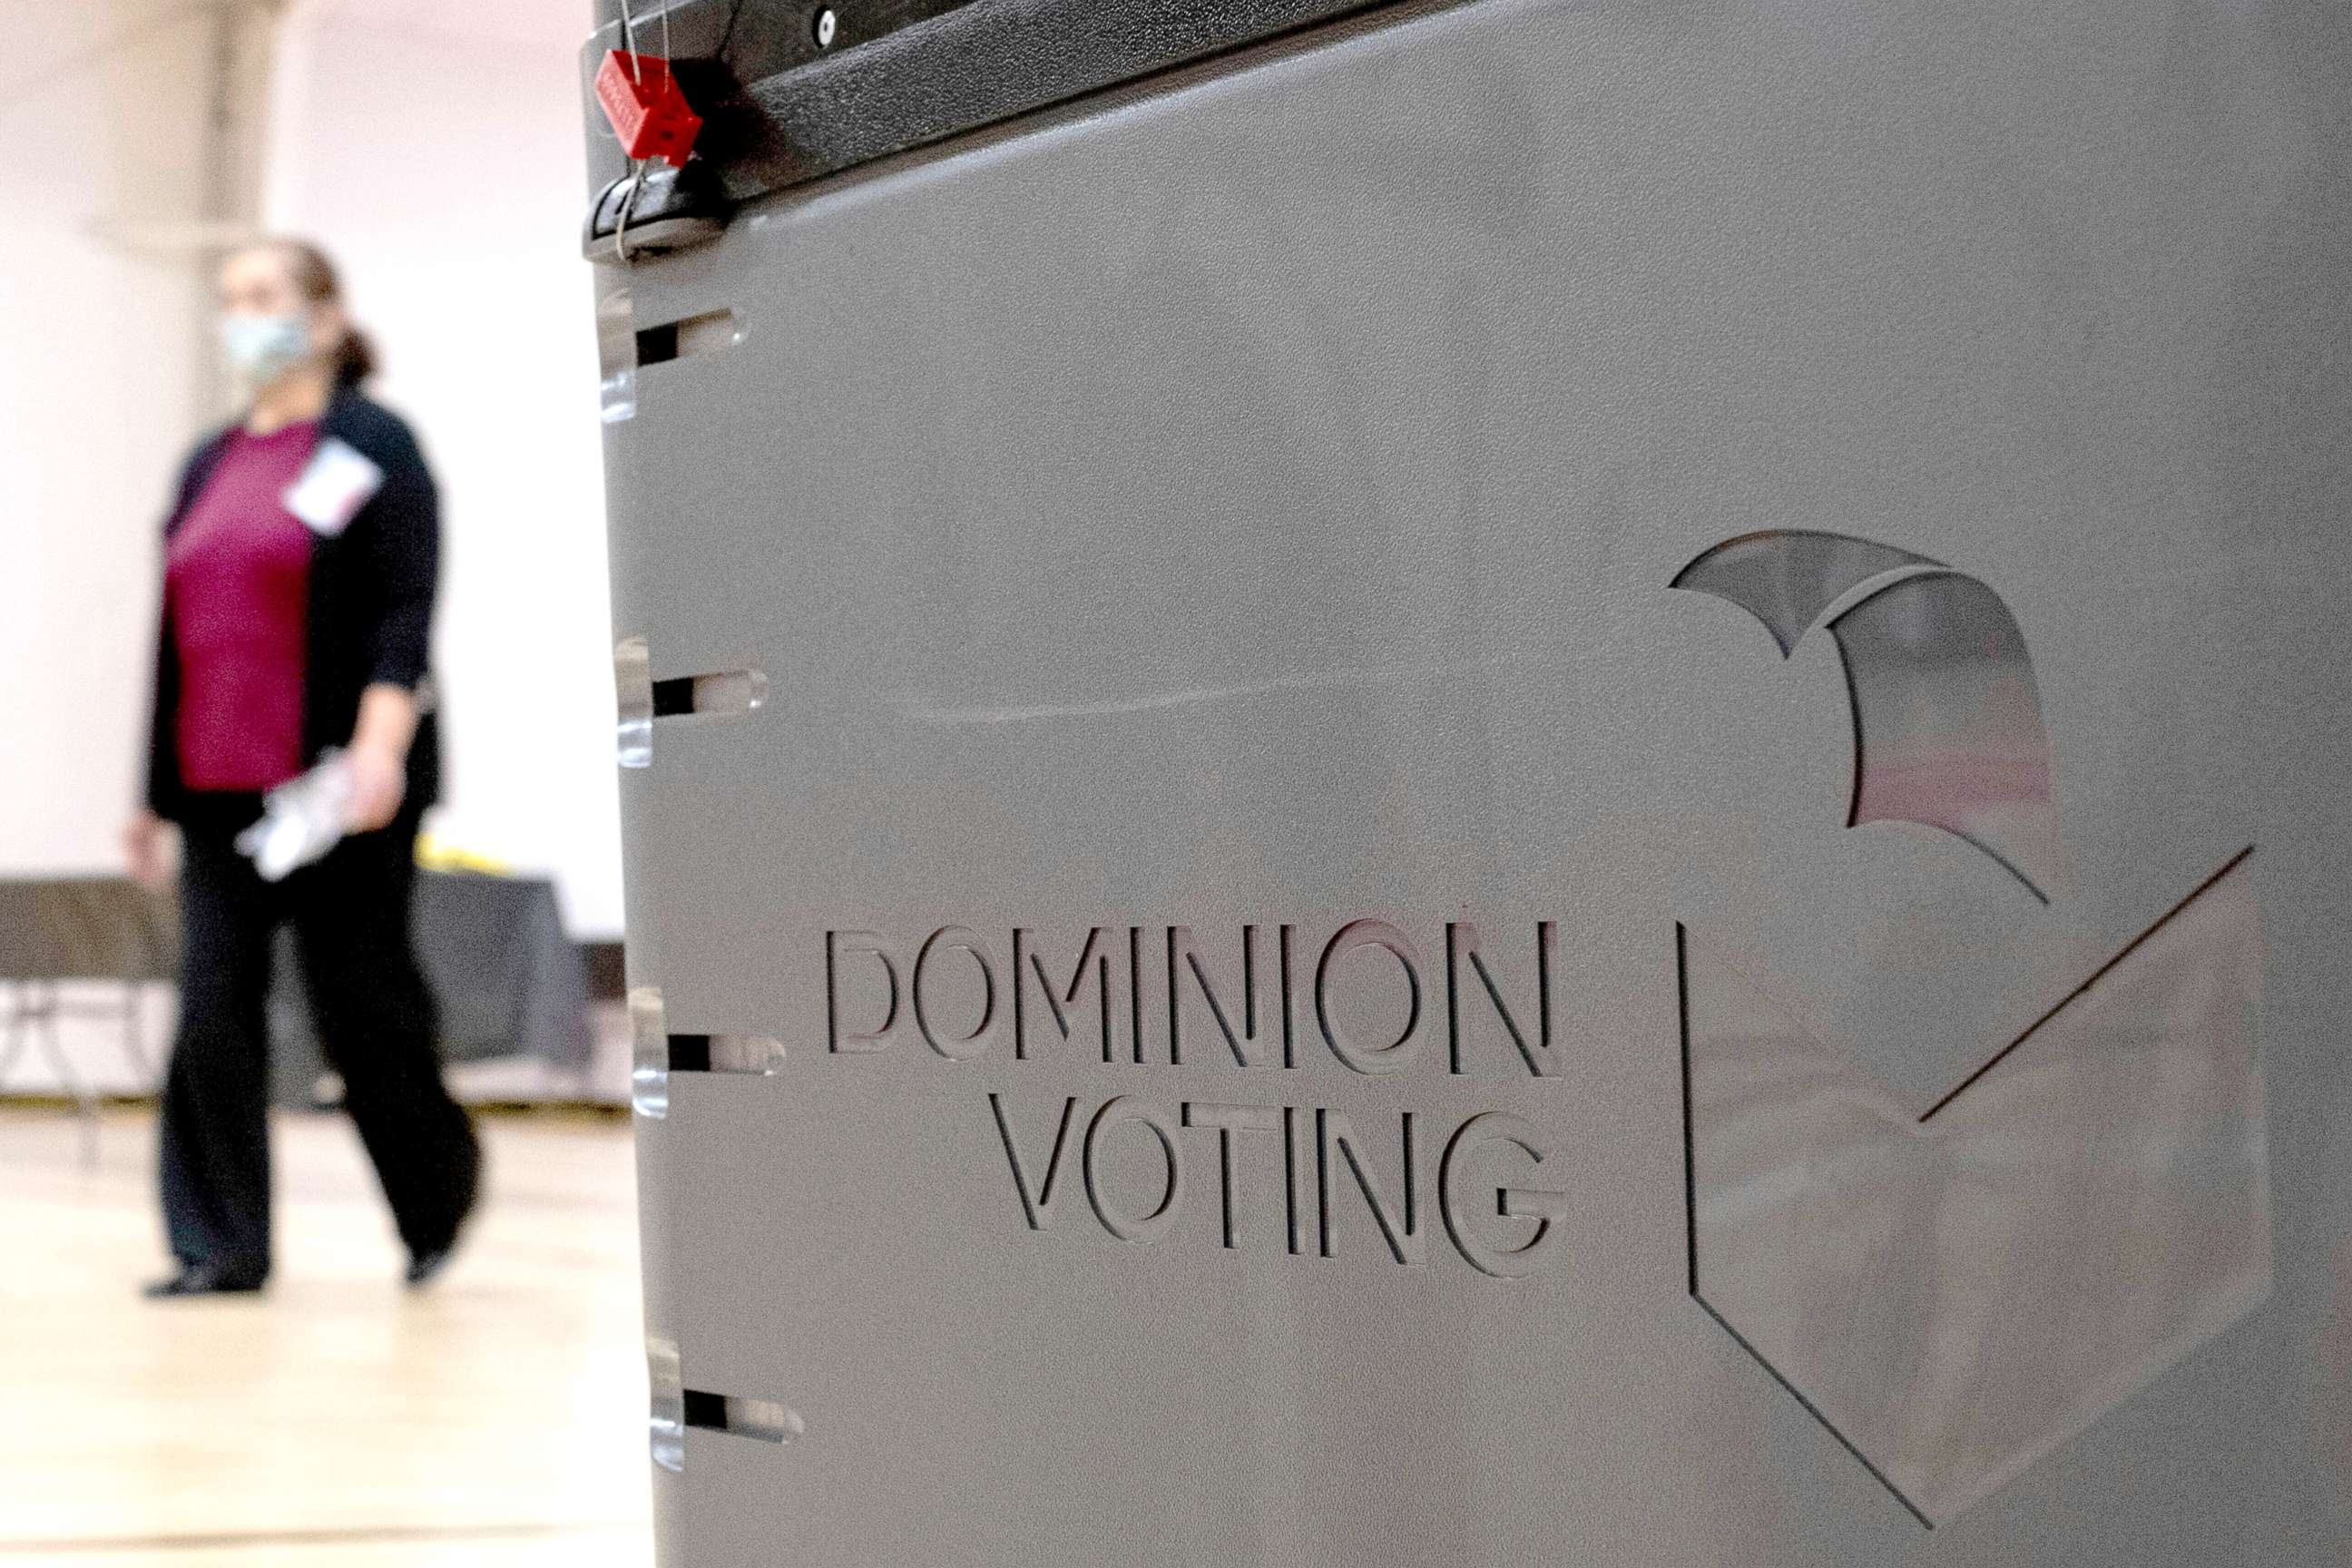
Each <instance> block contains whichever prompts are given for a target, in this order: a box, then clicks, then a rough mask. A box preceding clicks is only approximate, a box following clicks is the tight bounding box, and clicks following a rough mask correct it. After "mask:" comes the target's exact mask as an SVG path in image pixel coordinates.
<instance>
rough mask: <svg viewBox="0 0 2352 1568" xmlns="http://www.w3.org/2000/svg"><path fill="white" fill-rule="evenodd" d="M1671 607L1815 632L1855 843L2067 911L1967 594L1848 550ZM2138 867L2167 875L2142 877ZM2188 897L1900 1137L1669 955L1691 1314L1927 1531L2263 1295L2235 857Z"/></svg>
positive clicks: (1838, 1065)
mask: <svg viewBox="0 0 2352 1568" xmlns="http://www.w3.org/2000/svg"><path fill="white" fill-rule="evenodd" d="M1672 585H1673V586H1674V587H1676V588H1680V589H1686V590H1691V591H1693V592H1696V593H1699V594H1704V595H1713V596H1714V597H1715V598H1717V599H1719V600H1723V601H1726V602H1727V603H1729V604H1730V605H1737V606H1738V608H1740V609H1742V610H1744V611H1746V612H1747V613H1748V614H1749V615H1751V616H1754V617H1756V619H1758V620H1759V621H1761V622H1762V623H1763V624H1764V626H1765V627H1766V629H1767V630H1769V632H1770V634H1771V636H1772V638H1773V640H1774V641H1775V642H1776V643H1777V644H1778V645H1779V647H1780V652H1781V655H1782V657H1783V658H1788V657H1790V655H1792V654H1793V653H1794V652H1795V650H1796V648H1797V647H1798V644H1799V643H1800V642H1801V640H1802V639H1803V638H1804V637H1806V636H1807V635H1808V633H1809V632H1811V630H1812V628H1814V627H1816V626H1825V627H1826V629H1827V631H1828V633H1829V635H1830V637H1832V639H1833V640H1834V642H1835V645H1836V650H1837V653H1838V656H1839V658H1840V661H1841V663H1842V665H1843V670H1844V675H1845V679H1846V683H1847V687H1848V690H1849V693H1850V695H1851V698H1852V708H1853V727H1854V757H1853V798H1852V801H1851V803H1850V806H1849V813H1848V820H1847V826H1850V827H1864V826H1868V825H1871V824H1876V823H1892V822H1908V823H1914V824H1918V825H1922V826H1927V827H1929V828H1933V829H1936V830H1937V831H1939V832H1943V833H1948V834H1951V835H1954V836H1956V837H1958V838H1960V839H1961V840H1963V841H1965V842H1966V843H1968V844H1970V845H1973V846H1975V847H1977V848H1978V849H1979V850H1981V851H1982V852H1983V853H1984V854H1985V855H1987V856H1990V858H1992V859H1993V860H1994V861H1996V862H1997V863H1998V864H1999V865H2000V867H2001V868H2003V869H2004V870H2005V871H2006V872H2007V873H2008V874H2009V876H2010V877H2011V878H2013V879H2014V880H2015V882H2016V883H2017V890H2016V896H2017V897H2018V898H2019V899H2020V900H2031V901H2032V902H2030V903H2026V904H2021V912H2023V913H2027V914H2031V913H2032V912H2033V904H2035V903H2038V904H2040V905H2042V906H2050V905H2052V903H2053V900H2061V901H2062V902H2063V900H2064V898H2065V896H2066V882H2067V879H2068V878H2067V867H2066V864H2065V860H2064V857H2063V853H2062V849H2061V841H2060V836H2059V831H2058V820H2057V810H2056V800H2055V792H2054V791H2053V767H2052V753H2051V746H2050V742H2049V739H2048V736H2047V734H2046V733H2045V731H2044V729H2043V724H2042V710H2041V700H2040V695H2039V692H2038V689H2037V688H2036V686H2035V682H2034V674H2033V668H2032V663H2031V661H2030V659H2029V658H2028V657H2027V652H2026V645H2025V639H2024V637H2023V635H2022V633H2021V630H2020V628H2019V626H2018V623H2017V621H2016V619H2015V617H2014V616H2013V615H2012V614H2011V610H2010V608H2009V606H2008V605H2006V604H2005V603H2004V602H2003V601H2002V600H2001V598H2000V595H1998V594H1996V593H1995V592H1994V591H1993V590H1992V589H1991V588H1990V587H1989V586H1988V585H1987V584H1984V583H1983V582H1981V581H1979V580H1978V579H1977V578H1975V577H1973V576H1969V575H1968V574H1964V573H1960V572H1958V571H1955V570H1953V569H1951V568H1950V567H1948V566H1946V565H1944V564H1942V563H1938V562H1935V561H1931V560H1928V559H1927V558H1926V557H1924V556H1920V555H1916V554H1913V553H1911V552H1907V551H1903V550H1898V549H1895V548H1893V547H1891V546H1888V545H1885V544H1878V543H1874V542H1870V541H1867V540H1863V539H1857V538H1852V537H1848V536H1844V535H1840V534H1832V533H1818V532H1798V531H1779V532H1769V533H1759V534H1749V535H1745V536H1742V537H1740V538H1737V539H1733V540H1729V541H1727V542H1724V543H1722V544H1719V545H1717V546H1716V547H1715V548H1713V549H1711V550H1708V551H1706V552H1704V553H1703V554H1701V555H1699V556H1698V557H1697V558H1696V560H1694V561H1692V562H1691V563H1689V564H1688V565H1687V566H1685V568H1684V569H1683V570H1682V572H1681V573H1680V574H1677V575H1676V576H1675V579H1674V582H1673V584H1672ZM2152 852H2154V853H2158V854H2160V853H2161V850H2160V848H2158V847H2152ZM2252 852H2253V851H2252V847H2247V848H2245V849H2242V850H2241V851H2240V852H2239V853H2238V854H2237V855H2235V856H2233V857H2231V858H2230V859H2229V860H2228V861H2227V862H2225V863H2224V864H2222V865H2221V866H2220V867H2218V868H2215V867H2211V866H2204V867H2188V868H2182V869H2183V876H2182V879H2181V882H2182V886H2183V888H2184V889H2185V891H2184V893H2183V895H2182V896H2181V897H2180V898H2179V901H2178V902H2177V903H2175V904H2173V905H2172V906H2171V907H2170V908H2169V909H2168V910H2165V911H2164V912H2163V913H2162V914H2161V916H2160V917H2159V918H2158V919H2156V920H2155V921H2153V922H2152V923H2149V924H2147V925H2145V926H2144V927H2142V928H2141V929H2140V930H2138V931H2137V932H2136V933H2134V934H2131V935H2129V936H2128V938H2127V940H2121V941H2118V942H2116V945H2115V946H2114V947H2113V949H2112V950H2111V951H2110V952H2109V953H2108V955H2107V956H2105V959H2104V961H2103V962H2100V963H2096V964H2095V967H2093V968H2091V971H2090V973H2086V974H2084V975H2081V976H2079V984H2074V986H2073V988H2072V989H2071V990H2068V991H2065V992H2063V994H2061V995H2060V996H2058V997H2057V998H2056V999H2055V1000H2054V1001H2053V1004H2052V1005H2050V1006H2049V1008H2048V1010H2047V1011H2046V1012H2043V1013H2042V1014H2041V1015H2040V1016H2039V1017H2038V1019H2037V1020H2036V1021H2035V1022H2033V1023H2032V1025H2031V1026H2028V1027H2027V1028H2025V1029H2024V1030H2023V1031H2022V1032H2021V1033H2017V1034H2014V1035H2013V1036H2012V1037H2008V1038H1996V1039H1991V1040H1989V1041H1987V1042H1986V1047H1987V1048H1986V1049H1985V1051H1984V1053H1983V1055H1982V1057H1981V1058H1980V1060H1979V1065H1976V1066H1975V1067H1974V1068H1973V1070H1971V1071H1969V1072H1968V1073H1967V1074H1966V1075H1965V1076H1964V1077H1962V1078H1961V1079H1960V1080H1959V1081H1958V1082H1957V1083H1956V1084H1954V1085H1953V1086H1952V1087H1951V1088H1950V1089H1949V1090H1948V1092H1946V1093H1944V1094H1943V1096H1942V1098H1941V1099H1939V1100H1937V1101H1936V1102H1935V1103H1934V1104H1933V1105H1932V1106H1930V1107H1929V1108H1928V1109H1927V1111H1926V1112H1925V1113H1924V1114H1914V1113H1913V1112H1912V1110H1911V1109H1910V1108H1909V1107H1908V1106H1907V1105H1906V1104H1904V1103H1902V1102H1900V1101H1899V1100H1897V1098H1896V1097H1895V1095H1894V1094H1893V1093H1892V1092H1890V1091H1889V1090H1888V1089H1887V1088H1886V1086H1885V1084H1883V1083H1882V1082H1880V1081H1879V1080H1878V1079H1875V1078H1874V1077H1873V1076H1872V1075H1871V1074H1870V1073H1869V1072H1868V1071H1867V1070H1865V1069H1864V1067H1863V1066H1862V1065H1861V1064H1860V1063H1859V1062H1858V1061H1856V1060H1854V1059H1853V1058H1852V1057H1851V1056H1850V1055H1848V1054H1847V1053H1845V1052H1843V1051H1842V1050H1839V1049H1835V1048H1832V1047H1830V1046H1827V1045H1825V1044H1823V1043H1822V1040H1821V1039H1820V1038H1819V1037H1818V1032H1817V1031H1813V1030H1811V1029H1809V1027H1808V1025H1807V1023H1806V1021H1805V1018H1804V1016H1803V1010H1802V1006H1801V1002H1800V1001H1799V1000H1798V999H1797V998H1796V997H1795V995H1794V994H1793V992H1792V990H1791V988H1790V987H1789V986H1787V985H1785V984H1776V983H1772V982H1769V981H1768V980H1767V979H1765V978H1764V977H1762V976H1761V975H1760V974H1759V973H1757V972H1756V969H1755V966H1754V965H1753V964H1742V963H1737V962H1735V961H1734V960H1732V959H1730V958H1728V957H1727V956H1725V955H1724V953H1723V952H1722V951H1721V950H1720V948H1718V947H1717V946H1711V945H1710V943H1709V941H1708V939H1707V935H1706V932H1705V931H1700V930H1696V929H1692V928H1690V927H1688V926H1678V927H1677V929H1676V947H1677V951H1676V960H1677V966H1678V970H1679V974H1680V983H1681V997H1682V1010H1683V1017H1682V1033H1683V1053H1684V1057H1683V1087H1684V1096H1685V1099H1684V1105H1685V1143H1686V1147H1685V1153H1686V1163H1685V1171H1686V1175H1687V1192H1686V1199H1687V1204H1688V1217H1689V1237H1688V1240H1689V1287H1690V1293H1691V1295H1692V1297H1693V1298H1694V1299H1695V1300H1696V1301H1697V1302H1698V1303H1699V1305H1700V1306H1702V1307H1703V1308H1704V1309H1705V1310H1706V1312H1707V1313H1709V1314H1710V1315H1711V1316H1713V1317H1714V1318H1715V1320H1716V1321H1717V1322H1718V1323H1719V1324H1720V1325H1721V1327H1722V1328H1723V1329H1724V1330H1725V1331H1727V1332H1728V1333H1729V1335H1730V1336H1731V1337H1732V1338H1733V1339H1734V1340H1735V1341H1736V1342H1738V1345H1739V1346H1740V1347H1741V1348H1742V1349H1744V1350H1745V1351H1746V1352H1748V1354H1750V1355H1752V1356H1753V1357H1754V1358H1755V1359H1756V1360H1757V1361H1758V1362H1759V1363H1762V1366H1763V1367H1764V1369H1765V1370H1766V1371H1767V1372H1769V1373H1770V1374H1771V1376H1772V1377H1773V1378H1775V1379H1777V1380H1778V1381H1779V1382H1780V1384H1782V1385H1783V1387H1785V1388H1786V1390H1787V1391H1788V1392H1789V1393H1790V1394H1793V1395H1794V1396H1795V1398H1796V1399H1797V1400H1798V1401H1799V1402H1801V1404H1802V1405H1803V1407H1804V1408H1805V1409H1806V1410H1807V1411H1808V1412H1810V1413H1811V1415H1812V1416H1813V1417H1815V1418H1816V1419H1817V1420H1818V1421H1819V1422H1820V1424H1821V1425H1822V1427H1824V1428H1825V1429H1826V1430H1827V1432H1828V1433H1829V1434H1830V1435H1831V1436H1833V1437H1834V1438H1835V1439H1836V1440H1837V1441H1838V1442H1840V1443H1842V1444H1843V1445H1844V1447H1846V1448H1847V1449H1848V1450H1849V1451H1850V1452H1851V1453H1852V1454H1853V1457H1854V1458H1857V1459H1859V1460H1860V1461H1861V1462H1862V1464H1863V1465H1864V1466H1865V1467H1867V1468H1868V1469H1869V1470H1870V1473H1871V1474H1872V1475H1873V1476H1874V1477H1875V1478H1876V1479H1878V1480H1879V1481H1880V1482H1881V1483H1882V1484H1883V1485H1885V1487H1886V1489H1888V1490H1889V1491H1891V1492H1892V1493H1893V1494H1894V1495H1895V1498H1896V1499H1897V1500H1899V1501H1900V1502H1901V1503H1902V1504H1903V1506H1904V1507H1906V1508H1907V1509H1908V1510H1910V1511H1911V1512H1912V1513H1913V1514H1914V1515H1915V1516H1916V1517H1917V1519H1918V1520H1919V1521H1920V1522H1921V1523H1922V1524H1925V1525H1927V1526H1930V1527H1932V1526H1934V1525H1935V1524H1936V1523H1937V1522H1940V1521H1945V1520H1948V1519H1949V1518H1951V1517H1952V1516H1953V1515H1955V1514H1957V1513H1958V1512H1959V1511H1960V1510H1963V1509H1966V1508H1968V1507H1969V1506H1970V1505H1971V1504H1973V1503H1975V1502H1977V1501H1979V1500H1981V1499H1982V1498H1984V1497H1985V1496H1986V1495H1987V1494H1988V1493H1990V1492H1991V1491H1992V1490H1994V1489H1996V1488H1998V1487H2000V1485H2002V1484H2003V1483H2004V1482H2005V1481H2007V1480H2009V1479H2012V1478H2013V1477H2015V1476H2017V1475H2018V1474H2020V1473H2021V1471H2023V1470H2025V1469H2026V1468H2028V1467H2030V1466H2032V1465H2033V1464H2034V1463H2036V1462H2037V1461H2038V1460H2040V1459H2042V1458H2044V1457H2045V1456H2047V1455H2049V1454H2051V1453H2052V1452H2053V1451H2054V1450H2055V1449H2057V1448H2058V1447H2060V1446H2061V1445H2062V1444H2064V1443H2065V1442H2067V1441H2068V1440H2069V1439H2070V1438H2072V1437H2074V1436H2076V1435H2077V1434H2079V1433H2081V1432H2082V1431H2084V1429H2085V1428H2086V1427H2088V1426H2091V1425H2092V1424H2093V1423H2095V1422H2096V1421H2098V1420H2100V1419H2101V1418H2102V1417H2103V1416H2105V1415H2107V1414H2108V1413H2109V1412H2111V1411H2113V1410H2114V1409H2116V1407H2117V1406H2118V1405H2122V1404H2123V1403H2124V1402H2125V1401H2126V1399H2128V1398H2130V1397H2131V1396H2132V1394H2135V1393H2136V1392H2137V1390H2139V1389H2140V1388H2142V1387H2143V1386H2145V1385H2146V1384H2148V1383H2150V1382H2152V1381H2154V1380H2155V1379H2156V1378H2157V1377H2158V1376H2160V1375H2162V1374H2163V1373H2165V1372H2166V1371H2167V1370H2168V1369H2169V1368H2171V1367H2173V1366H2175V1365H2176V1364H2178V1363H2179V1362H2181V1361H2182V1360H2183V1359H2184V1358H2186V1357H2188V1356H2189V1354H2190V1353H2191V1352H2194V1351H2195V1350H2196V1349H2197V1348H2198V1347H2199V1346H2200V1345H2201V1344H2202V1343H2203V1342H2206V1341H2208V1340H2210V1338H2212V1337H2213V1336H2214V1335H2215V1334H2217V1333H2219V1332H2221V1331H2222V1330H2223V1329H2225V1328H2227V1327H2229V1326H2230V1325H2231V1323H2233V1322H2235V1321H2238V1320H2239V1319H2241V1318H2242V1317H2244V1316H2245V1315H2246V1314H2248V1313H2249V1312H2251V1311H2252V1310H2255V1309H2256V1308H2258V1307H2259V1306H2260V1305H2261V1304H2262V1303H2263V1300H2265V1299H2266V1298H2267V1297H2268V1295H2269V1293H2270V1289H2271V1226H2270V1210H2269V1180H2268V1174H2267V1171H2266V1168H2265V1159H2266V1152H2265V1138H2264V1104H2263V1075H2262V1064H2261V1057H2260V1050H2259V1040H2258V1037H2259V1031H2260V1016H2261V1007H2262V994H2261V987H2262V971H2263V943H2262V921H2261V912H2260V909H2259V907H2258V905H2257V903H2256V901H2255V898H2254V892H2253V888H2252V881H2251V879H2250V877H2249V875H2248V871H2247V860H2248V858H2249V857H2250V856H2251V855H2252Z"/></svg>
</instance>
